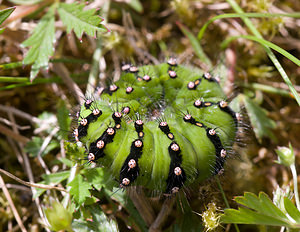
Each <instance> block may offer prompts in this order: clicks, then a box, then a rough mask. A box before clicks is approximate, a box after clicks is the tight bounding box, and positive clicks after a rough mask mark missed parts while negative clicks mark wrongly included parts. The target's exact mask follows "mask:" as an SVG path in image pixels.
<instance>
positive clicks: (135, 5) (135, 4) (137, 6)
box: [128, 0, 143, 13]
mask: <svg viewBox="0 0 300 232" xmlns="http://www.w3.org/2000/svg"><path fill="white" fill-rule="evenodd" d="M128 5H129V6H131V7H132V9H134V10H136V11H137V12H139V13H143V5H142V4H141V2H140V1H139V0H130V1H129V2H128Z"/></svg>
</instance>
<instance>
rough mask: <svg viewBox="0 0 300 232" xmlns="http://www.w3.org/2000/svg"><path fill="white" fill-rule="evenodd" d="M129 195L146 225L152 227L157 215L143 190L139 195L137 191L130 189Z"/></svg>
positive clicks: (140, 190)
mask: <svg viewBox="0 0 300 232" xmlns="http://www.w3.org/2000/svg"><path fill="white" fill-rule="evenodd" d="M127 193H128V195H129V197H130V199H131V200H132V202H133V204H134V205H135V207H136V208H137V210H138V212H139V213H140V215H141V217H142V218H143V219H144V221H145V222H146V224H147V225H148V226H151V224H152V223H153V222H154V220H155V213H154V210H153V208H152V206H151V204H150V202H149V201H148V199H147V197H146V196H145V193H144V191H143V189H139V192H138V193H137V191H136V189H133V188H129V189H128V191H127Z"/></svg>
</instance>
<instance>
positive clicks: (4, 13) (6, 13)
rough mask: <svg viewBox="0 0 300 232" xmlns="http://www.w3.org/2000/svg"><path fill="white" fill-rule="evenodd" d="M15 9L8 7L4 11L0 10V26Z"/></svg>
mask: <svg viewBox="0 0 300 232" xmlns="http://www.w3.org/2000/svg"><path fill="white" fill-rule="evenodd" d="M15 9H16V7H15V6H14V7H10V8H7V9H4V10H0V25H1V24H2V23H3V22H4V21H5V19H7V18H8V16H10V15H11V13H12V12H13V11H14V10H15Z"/></svg>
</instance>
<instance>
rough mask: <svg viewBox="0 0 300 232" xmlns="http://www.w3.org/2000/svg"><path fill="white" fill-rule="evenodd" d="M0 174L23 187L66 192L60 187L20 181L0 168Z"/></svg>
mask: <svg viewBox="0 0 300 232" xmlns="http://www.w3.org/2000/svg"><path fill="white" fill-rule="evenodd" d="M0 172H1V173H2V174H4V175H6V176H8V177H10V178H12V179H14V180H15V181H17V182H19V183H21V184H23V185H26V186H28V187H33V188H41V189H47V190H53V189H55V190H58V191H63V192H68V191H67V190H66V189H64V188H61V187H56V186H52V185H46V184H36V183H33V182H27V181H24V180H21V179H20V178H18V177H16V176H14V175H13V174H11V173H10V172H7V171H5V170H3V169H2V168H0Z"/></svg>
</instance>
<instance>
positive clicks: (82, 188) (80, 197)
mask: <svg viewBox="0 0 300 232" xmlns="http://www.w3.org/2000/svg"><path fill="white" fill-rule="evenodd" d="M68 186H70V187H71V189H70V194H71V195H72V196H73V198H74V199H75V201H76V203H77V204H78V205H81V204H82V203H84V201H85V199H86V198H87V197H90V195H91V194H90V192H89V189H91V188H92V187H91V185H90V184H89V183H87V182H86V181H84V179H83V177H82V175H80V174H78V175H76V176H75V178H74V179H73V180H72V181H71V182H70V183H69V184H68Z"/></svg>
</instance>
